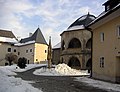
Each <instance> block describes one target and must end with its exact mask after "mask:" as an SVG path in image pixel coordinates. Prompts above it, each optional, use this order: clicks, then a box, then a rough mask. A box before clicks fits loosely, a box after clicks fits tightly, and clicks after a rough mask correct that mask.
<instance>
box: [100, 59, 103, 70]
mask: <svg viewBox="0 0 120 92" xmlns="http://www.w3.org/2000/svg"><path fill="white" fill-rule="evenodd" d="M100 67H101V68H104V57H101V58H100Z"/></svg>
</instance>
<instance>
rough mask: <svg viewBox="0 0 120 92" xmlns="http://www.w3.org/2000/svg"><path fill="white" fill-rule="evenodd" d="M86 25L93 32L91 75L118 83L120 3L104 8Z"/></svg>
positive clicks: (119, 73)
mask: <svg viewBox="0 0 120 92" xmlns="http://www.w3.org/2000/svg"><path fill="white" fill-rule="evenodd" d="M110 1H111V0H109V2H110ZM107 3H108V2H106V3H105V7H107V6H108V5H109V4H107ZM109 6H110V5H109ZM88 27H89V28H90V29H91V31H92V33H93V40H92V41H93V47H92V48H93V50H92V77H93V78H97V79H101V80H105V81H111V82H116V83H120V4H118V3H117V5H116V6H114V7H111V8H110V9H109V10H105V12H103V13H102V15H100V16H98V18H97V19H96V20H94V21H93V22H92V23H91V24H90V25H89V26H88Z"/></svg>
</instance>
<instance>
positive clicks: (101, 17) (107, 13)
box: [87, 3, 120, 27]
mask: <svg viewBox="0 0 120 92" xmlns="http://www.w3.org/2000/svg"><path fill="white" fill-rule="evenodd" d="M119 9H120V3H119V4H118V5H117V6H115V7H114V8H112V9H110V10H109V11H107V12H105V11H103V12H102V13H101V14H100V15H99V16H98V17H97V18H96V19H95V20H93V21H92V22H91V23H90V24H89V25H87V27H90V26H92V25H94V24H96V23H97V22H99V21H100V20H102V19H104V18H105V17H107V16H108V15H110V14H111V13H113V12H115V11H117V10H119Z"/></svg>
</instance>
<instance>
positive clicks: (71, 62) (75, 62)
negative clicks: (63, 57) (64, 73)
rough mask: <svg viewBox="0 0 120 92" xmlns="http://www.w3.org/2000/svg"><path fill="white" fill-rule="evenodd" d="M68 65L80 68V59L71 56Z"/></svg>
mask: <svg viewBox="0 0 120 92" xmlns="http://www.w3.org/2000/svg"><path fill="white" fill-rule="evenodd" d="M68 66H70V67H71V68H74V69H80V68H81V65H80V61H79V60H78V58H76V57H71V58H70V60H69V62H68Z"/></svg>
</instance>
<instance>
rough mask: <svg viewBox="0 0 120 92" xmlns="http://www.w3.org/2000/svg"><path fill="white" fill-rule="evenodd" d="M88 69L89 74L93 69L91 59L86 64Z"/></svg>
mask: <svg viewBox="0 0 120 92" xmlns="http://www.w3.org/2000/svg"><path fill="white" fill-rule="evenodd" d="M86 69H88V72H89V73H90V71H91V69H92V59H91V58H90V59H89V60H88V61H87V63H86Z"/></svg>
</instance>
